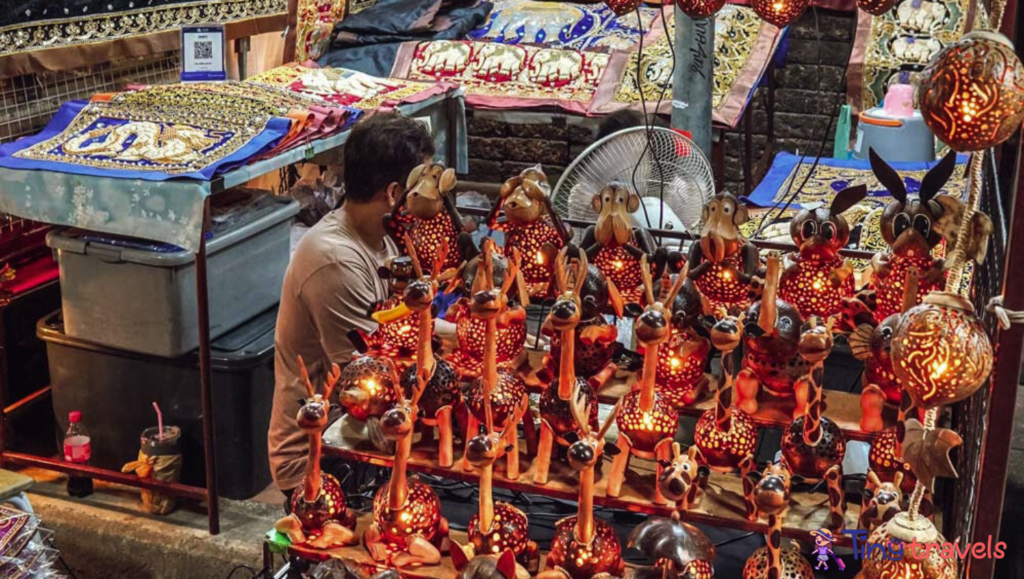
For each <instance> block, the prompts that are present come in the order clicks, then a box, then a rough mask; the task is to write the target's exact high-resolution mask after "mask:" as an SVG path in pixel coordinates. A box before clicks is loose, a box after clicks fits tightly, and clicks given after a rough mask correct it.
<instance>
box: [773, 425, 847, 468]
mask: <svg viewBox="0 0 1024 579" xmlns="http://www.w3.org/2000/svg"><path fill="white" fill-rule="evenodd" d="M807 419H808V418H807V416H806V415H805V416H798V417H797V418H796V419H795V420H793V422H790V423H789V426H788V427H787V428H786V430H785V432H783V434H782V457H783V459H784V460H785V461H786V465H787V466H788V467H789V469H790V471H792V473H793V474H798V475H800V476H802V477H804V478H809V479H815V480H817V479H822V478H824V477H825V473H826V472H827V471H828V469H830V468H832V467H833V466H834V465H837V464H842V463H843V457H844V456H846V436H845V435H843V431H842V430H840V428H839V426H838V425H836V423H835V422H832V421H831V420H829V419H828V418H826V417H824V416H822V417H821V419H820V423H819V426H820V428H821V435H820V438H819V439H818V441H817V443H816V444H813V445H811V444H808V443H807V441H806V439H805V438H806V437H805V436H804V422H805V421H806V420H807Z"/></svg>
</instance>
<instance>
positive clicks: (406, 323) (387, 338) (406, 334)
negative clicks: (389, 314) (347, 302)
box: [374, 296, 420, 354]
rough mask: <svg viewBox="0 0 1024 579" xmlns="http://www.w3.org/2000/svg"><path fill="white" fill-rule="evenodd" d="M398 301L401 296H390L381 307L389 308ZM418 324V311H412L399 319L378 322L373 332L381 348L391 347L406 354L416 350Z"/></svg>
mask: <svg viewBox="0 0 1024 579" xmlns="http://www.w3.org/2000/svg"><path fill="white" fill-rule="evenodd" d="M399 302H401V298H399V297H398V296H392V297H390V298H388V299H387V300H386V301H385V305H384V306H383V309H391V308H392V307H395V306H397V305H398V303H399ZM419 324H420V314H419V312H416V311H412V312H410V313H409V315H408V316H406V317H404V318H402V319H400V320H395V321H392V322H384V323H381V324H378V325H377V331H376V332H374V334H376V335H377V336H379V337H380V347H381V348H382V349H384V350H387V349H392V350H395V351H398V352H401V353H406V354H407V353H410V352H415V351H416V344H417V343H418V342H419V340H418V334H417V332H416V330H417V328H419Z"/></svg>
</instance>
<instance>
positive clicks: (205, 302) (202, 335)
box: [196, 197, 220, 535]
mask: <svg viewBox="0 0 1024 579" xmlns="http://www.w3.org/2000/svg"><path fill="white" fill-rule="evenodd" d="M209 219H210V198H209V197H207V198H206V204H205V205H204V207H203V229H202V235H201V237H200V240H199V253H197V254H196V315H197V316H198V321H199V388H200V395H201V397H202V403H203V451H204V452H205V453H206V502H207V509H208V511H207V512H208V513H209V517H210V520H209V522H210V534H211V535H216V534H218V533H220V503H219V500H218V499H219V497H218V494H217V457H216V452H217V445H216V442H215V438H214V431H213V372H212V370H211V368H210V301H209V293H208V287H207V281H206V232H207V231H208V227H209V226H208V222H209Z"/></svg>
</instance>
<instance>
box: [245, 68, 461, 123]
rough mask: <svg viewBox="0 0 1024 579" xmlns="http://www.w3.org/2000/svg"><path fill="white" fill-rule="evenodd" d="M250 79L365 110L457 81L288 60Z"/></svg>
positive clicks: (427, 94)
mask: <svg viewBox="0 0 1024 579" xmlns="http://www.w3.org/2000/svg"><path fill="white" fill-rule="evenodd" d="M246 82H250V83H255V84H261V85H266V86H273V87H285V88H288V89H289V90H291V91H294V92H297V93H300V94H304V95H309V96H312V97H316V98H319V99H322V100H324V101H327V102H329V103H334V104H338V105H342V106H346V107H352V108H355V109H359V110H363V111H373V110H391V109H393V108H394V107H396V106H398V105H400V104H404V103H414V102H419V101H422V100H424V99H426V98H428V97H431V96H434V95H436V94H440V93H443V92H447V91H449V90H451V89H452V88H453V87H454V85H450V84H446V83H434V82H414V81H409V80H401V79H397V78H379V77H374V76H370V75H367V74H363V73H360V72H356V71H353V70H347V69H344V68H331V67H325V68H311V67H307V66H302V65H300V64H295V63H292V64H286V65H284V66H279V67H277V68H273V69H270V70H268V71H266V72H263V73H260V74H257V75H256V76H253V77H250V78H248V79H247V80H246Z"/></svg>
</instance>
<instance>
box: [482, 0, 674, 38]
mask: <svg viewBox="0 0 1024 579" xmlns="http://www.w3.org/2000/svg"><path fill="white" fill-rule="evenodd" d="M659 13H660V10H658V9H657V8H650V7H641V8H640V17H641V18H642V22H640V21H638V20H637V14H636V12H635V11H634V12H630V13H628V14H626V15H624V16H616V15H615V13H614V12H612V10H611V9H610V8H608V6H606V5H605V4H571V3H567V2H539V1H535V0H496V1H495V2H494V9H493V10H491V14H490V16H489V17H488V19H487V23H486V24H484V25H483V26H481V27H480V28H477V29H476V30H474V31H472V32H470V33H469V36H470V38H472V39H474V40H489V41H491V42H498V43H501V44H520V43H530V44H543V45H545V46H549V47H551V48H576V49H580V50H583V49H587V48H597V47H604V48H608V49H610V50H627V49H629V48H632V47H633V45H635V44H636V42H637V37H638V35H639V34H640V29H641V27H640V26H639V24H641V23H642V25H643V30H644V32H645V33H646V32H650V31H651V29H652V28H653V27H654V26H656V25H657V24H656V20H655V19H656V18H657V16H658V14H659Z"/></svg>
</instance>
